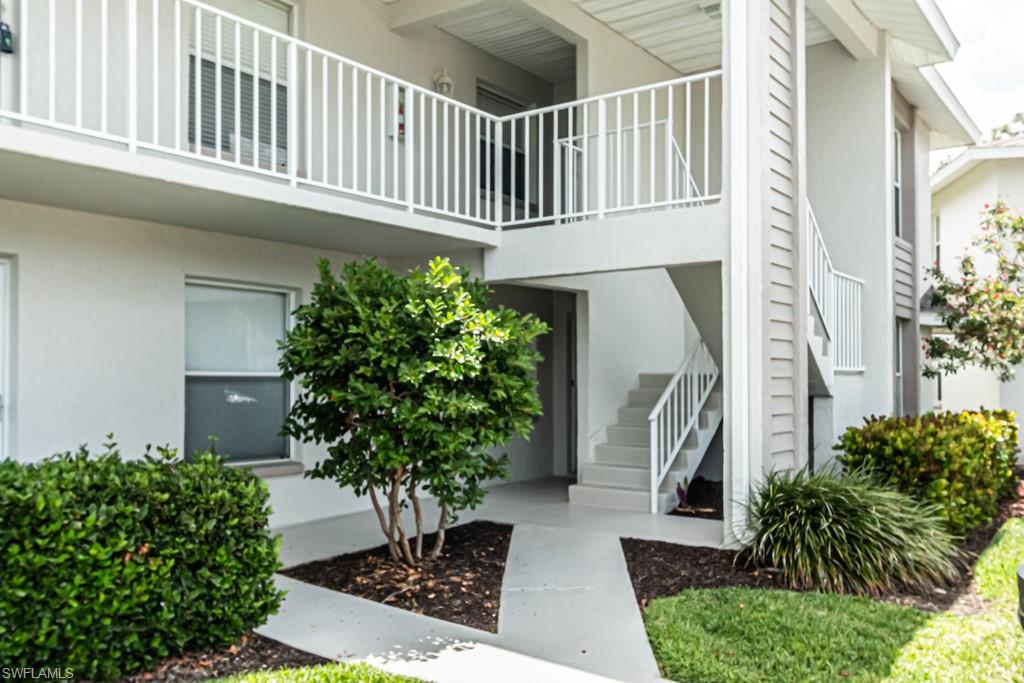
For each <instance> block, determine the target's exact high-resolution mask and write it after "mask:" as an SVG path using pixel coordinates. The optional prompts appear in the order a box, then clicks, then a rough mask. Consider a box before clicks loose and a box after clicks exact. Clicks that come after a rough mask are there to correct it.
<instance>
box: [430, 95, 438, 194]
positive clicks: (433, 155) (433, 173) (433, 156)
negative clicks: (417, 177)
mask: <svg viewBox="0 0 1024 683" xmlns="http://www.w3.org/2000/svg"><path fill="white" fill-rule="evenodd" d="M430 206H431V207H432V208H435V209H436V208H437V207H438V203H437V98H436V97H431V98H430Z"/></svg>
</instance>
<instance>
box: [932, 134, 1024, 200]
mask: <svg viewBox="0 0 1024 683" xmlns="http://www.w3.org/2000/svg"><path fill="white" fill-rule="evenodd" d="M1000 159H1024V144H1019V145H1007V146H999V145H982V146H980V147H971V148H969V149H965V150H964V151H963V152H961V153H960V154H959V155H957V156H956V157H954V158H953V160H952V161H950V162H949V163H948V164H946V165H944V166H942V167H941V168H939V169H938V170H937V171H935V173H933V174H932V194H935V193H936V192H939V191H940V190H943V189H945V188H947V187H949V186H950V185H952V184H953V183H954V182H956V181H957V180H959V179H960V178H962V177H963V176H965V175H967V174H968V173H970V172H971V171H973V170H974V169H975V168H977V167H978V166H979V165H980V164H981V163H983V162H985V161H997V160H1000Z"/></svg>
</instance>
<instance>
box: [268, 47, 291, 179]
mask: <svg viewBox="0 0 1024 683" xmlns="http://www.w3.org/2000/svg"><path fill="white" fill-rule="evenodd" d="M296 85H297V84H296V83H291V84H289V85H288V91H289V92H291V91H292V90H294V89H295V87H296ZM290 115H291V113H289V116H290ZM279 118H280V117H278V115H277V36H274V35H271V36H270V170H271V171H273V172H275V173H276V172H277V126H278V122H279ZM288 127H289V128H294V127H295V121H293V120H292V119H290V118H289V119H288Z"/></svg>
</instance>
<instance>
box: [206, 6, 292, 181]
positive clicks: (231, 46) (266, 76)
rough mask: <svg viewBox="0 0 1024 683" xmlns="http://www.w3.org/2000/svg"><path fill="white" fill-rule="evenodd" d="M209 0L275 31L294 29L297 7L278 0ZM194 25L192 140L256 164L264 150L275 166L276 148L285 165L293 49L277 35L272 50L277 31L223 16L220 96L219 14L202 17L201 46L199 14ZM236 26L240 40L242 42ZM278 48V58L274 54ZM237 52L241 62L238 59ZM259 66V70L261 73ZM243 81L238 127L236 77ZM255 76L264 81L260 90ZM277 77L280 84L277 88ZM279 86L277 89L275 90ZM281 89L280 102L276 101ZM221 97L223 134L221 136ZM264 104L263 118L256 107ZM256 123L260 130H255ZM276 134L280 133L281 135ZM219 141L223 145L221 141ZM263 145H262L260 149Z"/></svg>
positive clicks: (267, 164) (266, 163)
mask: <svg viewBox="0 0 1024 683" xmlns="http://www.w3.org/2000/svg"><path fill="white" fill-rule="evenodd" d="M208 4H210V5H212V6H214V7H216V8H217V9H221V10H223V11H225V12H229V13H231V14H234V15H236V16H238V17H241V18H242V19H246V20H248V21H251V22H253V23H255V24H259V25H260V26H263V27H266V28H267V29H269V30H271V31H276V32H279V33H282V34H289V33H290V32H291V24H292V15H291V7H290V6H289V5H287V4H285V3H283V2H279V1H278V0H210V1H209V2H208ZM189 21H190V26H189V29H190V30H189V42H190V45H189V47H190V55H189V68H188V79H189V80H188V83H189V88H188V100H189V102H188V112H189V116H188V139H189V142H190V143H191V144H192V145H196V144H197V137H199V146H200V147H201V148H203V149H207V150H217V149H219V150H220V151H221V152H222V153H224V154H230V155H232V156H234V155H235V153H236V151H238V153H239V156H240V157H241V159H242V162H243V163H252V161H253V156H254V155H255V154H258V155H259V165H260V166H261V167H263V168H271V166H272V163H273V161H274V156H275V154H274V152H275V149H274V148H275V147H276V164H277V166H278V168H281V167H283V166H284V165H285V164H286V161H287V159H288V123H289V122H288V82H287V80H288V64H287V48H286V45H285V44H284V43H283V41H281V40H280V39H276V43H277V45H276V50H274V51H272V44H271V43H272V41H274V40H275V39H274V38H273V36H272V35H270V34H269V33H265V32H262V31H261V32H257V31H254V30H253V28H252V27H251V26H248V25H244V24H241V25H240V24H238V23H237V22H235V21H232V20H230V19H227V18H222V19H221V21H220V40H219V48H220V49H219V57H220V83H219V91H220V94H219V97H218V82H217V63H218V61H217V58H218V32H217V23H218V22H217V15H214V14H212V13H210V12H208V11H207V12H204V13H203V15H202V18H201V22H202V26H201V28H202V30H201V35H200V43H201V44H200V46H198V49H197V46H196V30H195V21H196V19H195V16H194V15H193V16H191V17H190V19H189ZM236 26H237V27H238V28H237V36H238V37H239V38H238V45H236ZM273 52H276V62H275V61H274V60H273V59H272V54H273ZM197 55H199V59H200V64H201V67H200V68H201V84H200V88H199V90H200V91H201V92H200V97H201V98H202V102H201V115H200V118H201V125H200V128H201V135H200V136H197V135H196V112H197V106H196V58H197ZM236 55H237V57H238V62H239V63H238V64H236V63H235V61H236ZM257 71H258V75H257ZM236 79H238V81H239V92H238V93H237V94H238V98H237V103H238V109H239V113H240V116H239V121H238V124H239V125H238V128H237V129H236V126H235V123H236V121H235V106H236V93H235V81H236ZM254 79H256V80H257V83H256V85H257V86H258V87H257V88H256V89H255V92H254V87H253V86H254V82H253V81H254ZM275 81H276V87H275ZM273 90H276V93H274V92H273ZM275 94H276V101H275ZM218 102H219V105H220V107H219V114H220V136H219V138H218V135H217V133H218V131H217V120H218V106H217V105H218ZM257 105H258V107H259V115H258V119H259V120H258V121H257V120H256V119H257V116H256V106H257ZM254 126H255V127H256V131H254V130H253V128H254ZM275 133H276V136H275ZM218 140H219V145H218ZM257 147H258V149H256V148H257Z"/></svg>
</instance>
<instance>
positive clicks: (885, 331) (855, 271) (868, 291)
mask: <svg viewBox="0 0 1024 683" xmlns="http://www.w3.org/2000/svg"><path fill="white" fill-rule="evenodd" d="M807 52H808V59H807V118H808V124H807V136H808V139H807V159H808V162H807V163H808V173H807V176H808V200H809V202H810V204H811V206H812V207H814V212H815V215H816V216H817V219H818V223H819V225H820V227H821V232H822V235H823V236H824V239H825V244H826V246H827V248H828V250H829V255H830V256H831V258H832V261H833V263H834V265H835V267H836V269H837V270H839V271H841V272H844V273H848V274H850V275H853V276H855V277H859V278H862V279H863V280H865V285H864V291H863V330H864V334H863V353H864V365H865V368H866V370H865V372H863V373H858V374H840V373H837V374H836V376H835V382H834V384H833V387H832V393H833V396H834V399H833V411H832V412H833V415H834V433H833V434H822V433H820V432H821V430H816V431H815V440H816V441H817V442H818V445H817V446H816V452H817V453H819V454H821V453H822V452H824V453H828V452H829V449H830V447H831V445H832V444H834V443H835V440H836V439H835V437H836V436H837V435H838V434H840V433H842V432H843V431H844V430H845V429H846V427H848V426H853V425H857V424H860V422H861V420H862V418H863V417H864V416H865V415H872V414H875V415H878V414H887V413H889V412H891V410H892V405H893V378H892V358H893V348H892V347H893V333H892V329H893V304H892V302H893V291H892V286H893V285H892V283H893V276H892V270H891V265H890V264H891V260H892V244H893V239H892V235H893V226H892V213H893V212H892V172H891V168H892V163H891V161H889V160H891V154H892V144H891V140H892V103H891V79H890V75H889V71H890V69H889V64H888V59H887V58H886V57H884V56H882V57H878V58H876V59H870V60H861V61H857V60H855V59H854V58H853V57H852V56H850V54H849V53H848V52H846V50H845V49H844V48H843V47H842V46H841V45H840V44H839V43H838V42H836V41H832V42H829V43H824V44H822V45H816V46H814V47H811V48H810V49H808V51H807ZM816 464H822V458H821V457H819V458H818V459H817V462H816Z"/></svg>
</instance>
